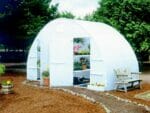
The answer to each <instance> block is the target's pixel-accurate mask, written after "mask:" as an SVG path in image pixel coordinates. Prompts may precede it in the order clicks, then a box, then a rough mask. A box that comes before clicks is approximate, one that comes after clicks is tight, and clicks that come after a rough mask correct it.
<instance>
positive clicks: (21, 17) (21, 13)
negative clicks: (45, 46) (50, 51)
mask: <svg viewBox="0 0 150 113" xmlns="http://www.w3.org/2000/svg"><path fill="white" fill-rule="evenodd" d="M18 1H19V0H18ZM14 2H15V1H14ZM14 2H13V3H12V2H8V3H7V6H8V8H7V10H5V11H4V13H2V14H1V15H2V16H1V17H2V18H0V25H1V26H0V31H1V32H2V33H3V34H7V35H8V36H7V38H9V39H8V40H9V41H8V42H9V43H8V45H9V46H10V42H14V43H13V44H12V45H15V46H16V45H18V44H15V43H17V42H18V41H19V40H20V43H21V44H20V46H21V45H22V44H23V43H24V42H30V43H32V41H33V39H34V37H35V36H36V35H37V33H38V32H39V30H40V29H41V28H42V27H43V26H44V25H45V24H46V23H47V22H49V21H50V20H53V19H54V18H56V17H58V12H57V5H55V6H49V3H50V2H51V0H20V1H19V2H18V3H17V4H16V3H14ZM14 4H15V8H12V7H14ZM5 38H6V37H5ZM29 45H30V44H29Z"/></svg>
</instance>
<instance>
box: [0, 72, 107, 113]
mask: <svg viewBox="0 0 150 113" xmlns="http://www.w3.org/2000/svg"><path fill="white" fill-rule="evenodd" d="M1 78H2V79H12V80H13V81H14V91H15V93H14V94H8V95H2V94H1V95H0V113H105V111H104V109H103V108H102V107H101V106H100V105H98V104H94V103H91V102H89V101H87V100H85V99H83V98H82V97H78V96H73V95H71V94H68V93H65V92H63V91H59V90H53V89H48V88H39V87H32V86H28V85H23V84H22V82H23V81H24V80H25V74H22V73H18V74H17V73H7V74H6V75H4V76H2V77H1Z"/></svg>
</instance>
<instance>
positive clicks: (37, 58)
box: [27, 18, 139, 91]
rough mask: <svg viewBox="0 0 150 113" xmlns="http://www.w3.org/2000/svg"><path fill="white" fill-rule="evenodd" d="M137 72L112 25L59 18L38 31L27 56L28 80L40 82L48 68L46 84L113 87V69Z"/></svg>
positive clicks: (130, 53)
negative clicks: (127, 69)
mask: <svg viewBox="0 0 150 113" xmlns="http://www.w3.org/2000/svg"><path fill="white" fill-rule="evenodd" d="M117 68H129V69H130V70H131V71H133V72H138V71H139V68H138V62H137V59H136V56H135V53H134V52H133V50H132V48H131V46H130V45H129V43H128V42H127V41H126V40H125V38H124V37H123V36H122V35H121V34H120V33H119V32H118V31H117V30H116V29H114V28H112V27H111V26H109V25H107V24H104V23H99V22H89V21H82V20H74V19H65V18H60V19H56V20H54V21H51V22H49V23H48V24H47V25H45V27H44V28H43V29H42V30H41V31H40V32H39V34H38V35H37V37H36V39H35V40H34V42H33V44H32V46H31V49H30V51H29V55H28V61H27V79H28V80H39V81H41V82H40V83H41V84H42V83H43V79H42V73H43V71H45V70H47V71H49V75H50V76H49V87H59V86H73V85H79V86H83V87H87V88H89V89H93V90H99V91H105V90H112V89H114V88H115V79H116V76H115V73H114V69H117Z"/></svg>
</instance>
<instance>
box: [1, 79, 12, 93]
mask: <svg viewBox="0 0 150 113" xmlns="http://www.w3.org/2000/svg"><path fill="white" fill-rule="evenodd" d="M1 87H2V89H1V93H2V94H10V93H13V81H12V80H3V81H2V82H1Z"/></svg>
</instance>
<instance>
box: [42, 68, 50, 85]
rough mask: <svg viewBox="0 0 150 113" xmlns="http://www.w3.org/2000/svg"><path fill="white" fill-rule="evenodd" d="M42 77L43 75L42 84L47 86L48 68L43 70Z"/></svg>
mask: <svg viewBox="0 0 150 113" xmlns="http://www.w3.org/2000/svg"><path fill="white" fill-rule="evenodd" d="M42 77H43V85H44V86H49V71H48V70H45V71H43V72H42Z"/></svg>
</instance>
